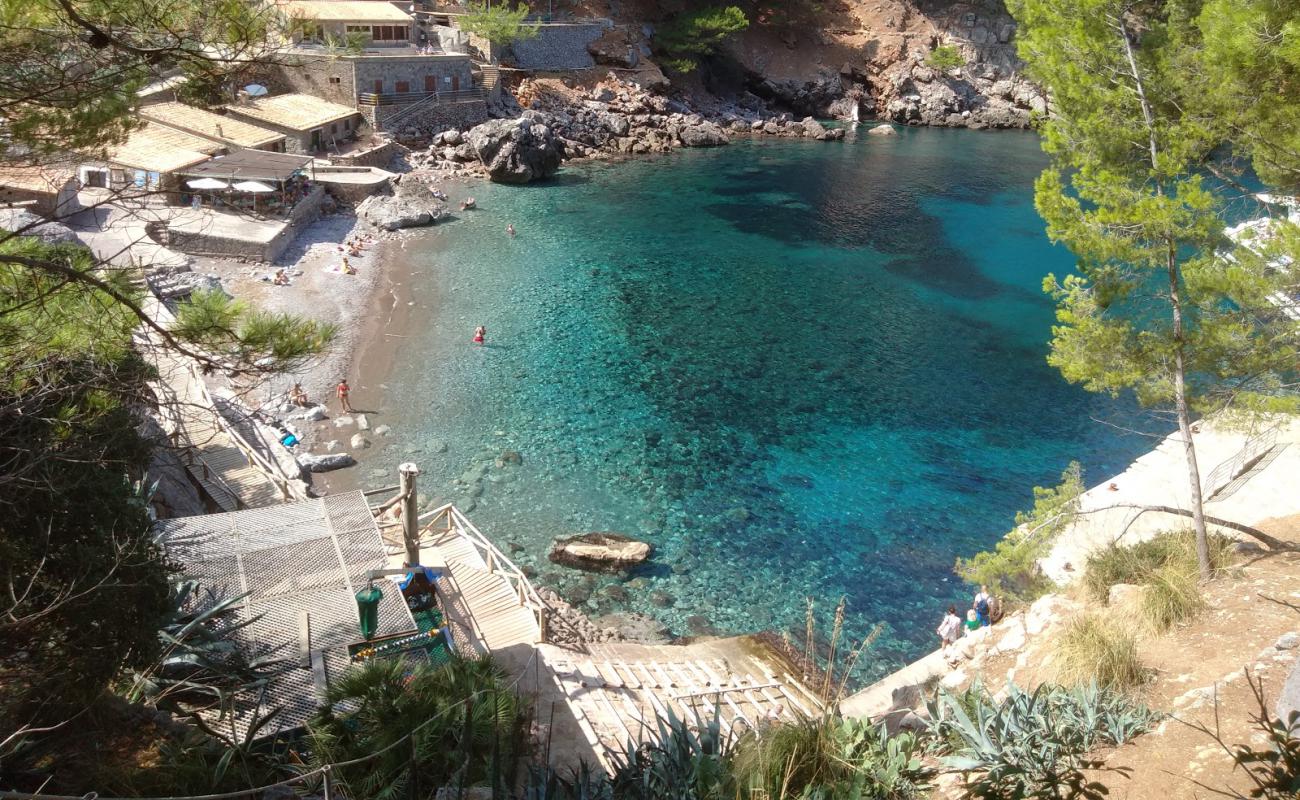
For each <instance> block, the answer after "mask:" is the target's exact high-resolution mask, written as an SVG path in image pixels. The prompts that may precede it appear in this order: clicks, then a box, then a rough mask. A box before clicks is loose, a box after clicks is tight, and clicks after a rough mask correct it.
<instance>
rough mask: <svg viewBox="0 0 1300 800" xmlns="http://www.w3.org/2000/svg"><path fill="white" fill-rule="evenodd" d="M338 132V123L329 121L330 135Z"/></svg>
mask: <svg viewBox="0 0 1300 800" xmlns="http://www.w3.org/2000/svg"><path fill="white" fill-rule="evenodd" d="M338 132H339V124H338V123H337V122H331V123H330V135H331V136H333V135H334V134H336V133H338Z"/></svg>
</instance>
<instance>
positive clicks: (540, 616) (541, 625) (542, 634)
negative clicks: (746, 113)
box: [537, 606, 546, 643]
mask: <svg viewBox="0 0 1300 800" xmlns="http://www.w3.org/2000/svg"><path fill="white" fill-rule="evenodd" d="M537 641H538V643H541V642H545V641H546V607H545V606H543V607H542V608H539V609H537Z"/></svg>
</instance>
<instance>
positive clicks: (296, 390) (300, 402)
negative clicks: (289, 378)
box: [289, 383, 311, 406]
mask: <svg viewBox="0 0 1300 800" xmlns="http://www.w3.org/2000/svg"><path fill="white" fill-rule="evenodd" d="M289 402H290V403H293V404H294V405H295V406H309V405H311V401H309V400H308V399H307V391H306V390H305V389H303V388H302V384H301V383H295V384H294V385H293V388H292V389H290V390H289Z"/></svg>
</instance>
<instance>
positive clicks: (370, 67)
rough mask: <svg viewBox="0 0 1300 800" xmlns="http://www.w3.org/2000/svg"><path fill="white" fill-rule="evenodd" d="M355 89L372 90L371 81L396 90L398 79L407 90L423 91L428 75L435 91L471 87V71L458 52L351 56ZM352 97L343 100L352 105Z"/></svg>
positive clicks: (354, 100) (428, 80)
mask: <svg viewBox="0 0 1300 800" xmlns="http://www.w3.org/2000/svg"><path fill="white" fill-rule="evenodd" d="M352 66H353V75H354V76H355V78H354V80H355V85H356V91H357V92H359V93H360V92H373V91H375V90H376V89H377V88H379V87H377V86H376V84H375V82H376V81H379V82H380V83H381V84H382V87H383V91H384V92H388V93H391V92H396V91H397V83H398V81H402V82H404V83H405V84H406V85H407V88H406V91H408V92H425V91H428V90H429V89H428V87H429V86H430V79H432V85H433V86H434V87H436V88H435V91H438V92H451V91H464V90H466V89H473V88H474V73H473V70H472V69H471V65H470V59H469V56H467V55H462V54H458V53H451V54H444V55H436V56H409V57H397V56H381V57H376V58H357V59H352ZM355 104H356V98H355V97H353V98H352V99H350V100H348V101H347V105H355Z"/></svg>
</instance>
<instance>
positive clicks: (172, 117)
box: [140, 103, 284, 147]
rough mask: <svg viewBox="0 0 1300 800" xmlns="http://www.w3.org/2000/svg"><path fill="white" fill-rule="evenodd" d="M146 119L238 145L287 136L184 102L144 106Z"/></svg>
mask: <svg viewBox="0 0 1300 800" xmlns="http://www.w3.org/2000/svg"><path fill="white" fill-rule="evenodd" d="M140 116H142V117H144V118H145V119H149V120H153V121H154V122H157V123H160V124H162V125H166V126H168V127H171V128H175V129H178V130H181V131H186V132H189V133H193V134H196V135H198V136H202V137H204V138H207V139H216V140H218V141H222V142H229V143H230V144H233V145H236V146H238V147H261V146H263V145H267V144H271V143H272V142H277V141H279V140H281V139H283V138H284V135H283V134H279V133H276V132H275V131H271V130H267V129H266V128H259V127H258V126H256V125H254V124H252V123H251V122H245V121H243V120H240V119H235V118H234V117H230V116H225V115H222V114H214V113H213V112H211V111H206V110H204V109H202V108H195V107H194V106H187V105H185V104H184V103H156V104H154V105H150V106H145V107H144V108H141V109H140Z"/></svg>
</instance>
